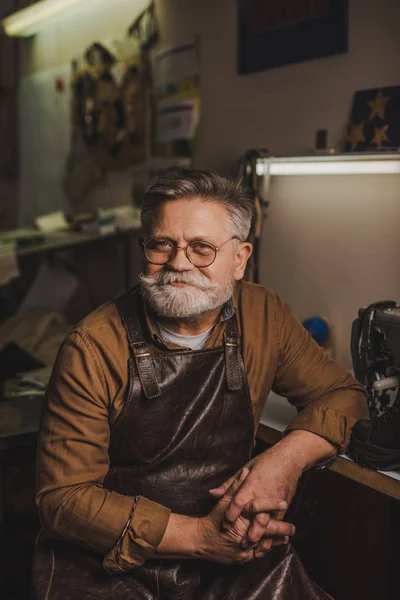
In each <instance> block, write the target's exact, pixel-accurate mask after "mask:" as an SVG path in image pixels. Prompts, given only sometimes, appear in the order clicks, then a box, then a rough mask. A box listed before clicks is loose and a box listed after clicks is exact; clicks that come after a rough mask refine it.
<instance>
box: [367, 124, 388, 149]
mask: <svg viewBox="0 0 400 600" xmlns="http://www.w3.org/2000/svg"><path fill="white" fill-rule="evenodd" d="M388 129H389V125H384V126H383V127H375V135H374V137H373V138H372V140H371V144H375V145H376V146H377V147H378V148H382V146H383V142H388V141H389V138H388V137H387V135H386V133H387V130H388Z"/></svg>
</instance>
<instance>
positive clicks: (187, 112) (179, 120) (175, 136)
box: [157, 98, 199, 144]
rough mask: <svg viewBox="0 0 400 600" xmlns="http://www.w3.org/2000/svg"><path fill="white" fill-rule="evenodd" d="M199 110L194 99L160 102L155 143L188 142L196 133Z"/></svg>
mask: <svg viewBox="0 0 400 600" xmlns="http://www.w3.org/2000/svg"><path fill="white" fill-rule="evenodd" d="M198 115H199V108H198V100H197V99H196V98H187V99H184V100H173V99H171V100H162V101H161V102H159V103H158V108H157V142H158V143H160V144H163V143H165V142H173V141H175V140H190V139H192V138H193V137H194V135H195V133H196V126H197V122H198Z"/></svg>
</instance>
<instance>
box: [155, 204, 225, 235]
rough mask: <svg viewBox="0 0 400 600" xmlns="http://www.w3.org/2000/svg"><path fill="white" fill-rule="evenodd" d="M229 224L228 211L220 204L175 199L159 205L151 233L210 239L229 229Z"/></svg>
mask: <svg viewBox="0 0 400 600" xmlns="http://www.w3.org/2000/svg"><path fill="white" fill-rule="evenodd" d="M229 225H230V221H229V214H228V211H227V210H226V208H225V207H224V206H222V205H220V204H217V203H215V202H201V201H199V200H196V199H193V200H175V201H173V202H166V203H165V204H163V205H162V206H161V207H160V210H159V211H158V215H157V218H156V219H155V221H154V222H153V233H154V234H157V235H159V234H160V235H161V234H173V233H174V232H175V233H176V234H177V235H179V234H188V235H191V236H197V237H204V238H208V239H210V238H211V237H219V234H221V233H222V234H223V233H226V232H227V231H229Z"/></svg>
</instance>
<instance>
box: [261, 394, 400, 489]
mask: <svg viewBox="0 0 400 600" xmlns="http://www.w3.org/2000/svg"><path fill="white" fill-rule="evenodd" d="M296 414H297V411H296V409H295V408H294V407H293V406H291V405H290V404H289V403H288V401H287V400H286V398H282V397H281V396H278V395H277V394H274V393H273V392H272V393H271V394H270V396H269V398H268V402H267V405H266V407H265V409H264V411H263V414H262V417H261V421H260V425H259V427H258V431H257V435H256V438H257V439H259V440H261V441H263V442H266V443H268V444H275V443H276V442H277V441H278V440H279V439H280V438H281V434H282V431H284V429H285V428H286V427H287V425H288V424H289V423H290V422H291V420H292V419H293V418H294V417H295V416H296ZM328 468H329V469H330V470H331V471H334V472H335V473H339V474H340V475H343V476H344V477H348V478H349V479H352V480H353V481H356V482H358V483H361V484H362V485H365V486H367V487H370V488H372V489H374V490H377V491H378V492H381V493H382V494H386V495H387V496H391V497H392V498H395V499H396V500H400V471H388V472H382V471H372V470H371V469H366V468H364V467H361V466H360V465H358V464H357V463H355V462H353V461H352V460H351V459H350V458H348V457H347V456H340V457H338V458H337V460H336V461H335V462H334V463H333V464H332V465H331V466H330V467H328Z"/></svg>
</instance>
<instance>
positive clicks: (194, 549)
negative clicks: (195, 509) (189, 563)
mask: <svg viewBox="0 0 400 600" xmlns="http://www.w3.org/2000/svg"><path fill="white" fill-rule="evenodd" d="M198 521H199V519H197V518H195V517H187V516H186V515H179V514H175V513H171V515H170V518H169V521H168V525H167V528H166V530H165V533H164V536H163V538H162V540H161V542H160V544H159V546H158V548H157V552H156V556H157V557H158V558H195V557H198V556H199V554H200V553H201V541H200V537H199V531H198Z"/></svg>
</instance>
